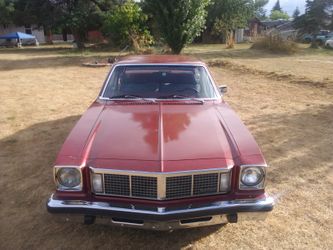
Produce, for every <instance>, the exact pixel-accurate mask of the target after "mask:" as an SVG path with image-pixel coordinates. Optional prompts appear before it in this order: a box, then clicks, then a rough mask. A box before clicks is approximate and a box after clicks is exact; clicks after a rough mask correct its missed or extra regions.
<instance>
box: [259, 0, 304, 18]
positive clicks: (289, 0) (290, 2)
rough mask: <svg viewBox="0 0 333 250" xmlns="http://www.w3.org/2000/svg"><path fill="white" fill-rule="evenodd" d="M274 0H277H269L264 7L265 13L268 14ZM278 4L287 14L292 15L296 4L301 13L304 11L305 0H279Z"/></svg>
mask: <svg viewBox="0 0 333 250" xmlns="http://www.w3.org/2000/svg"><path fill="white" fill-rule="evenodd" d="M276 1H277V0H269V2H268V4H267V5H266V6H265V9H266V10H267V15H269V14H270V11H271V10H272V8H273V6H274V5H275V3H276ZM280 6H281V8H282V10H283V11H285V12H287V13H288V14H289V15H292V14H293V13H294V10H295V9H296V7H297V6H298V8H299V10H300V11H301V13H304V7H305V0H280Z"/></svg>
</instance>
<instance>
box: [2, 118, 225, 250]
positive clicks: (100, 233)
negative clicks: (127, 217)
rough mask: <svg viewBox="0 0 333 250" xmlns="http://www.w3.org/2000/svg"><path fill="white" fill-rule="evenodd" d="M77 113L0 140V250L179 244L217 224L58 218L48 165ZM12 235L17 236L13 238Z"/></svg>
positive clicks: (178, 246)
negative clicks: (169, 226)
mask: <svg viewBox="0 0 333 250" xmlns="http://www.w3.org/2000/svg"><path fill="white" fill-rule="evenodd" d="M78 119H79V117H78V116H72V117H67V118H64V119H60V120H55V121H49V122H44V123H39V124H35V125H33V126H31V127H29V128H27V129H24V130H22V131H19V132H18V133H16V134H14V135H12V136H9V137H7V138H4V139H3V140H1V141H0V148H1V154H0V159H1V161H2V178H1V180H0V197H1V198H0V204H1V206H2V208H1V215H0V218H1V221H2V223H1V224H2V227H3V225H6V228H2V230H0V238H1V239H2V240H1V243H0V246H1V245H2V244H4V245H3V246H2V247H1V249H21V248H33V249H36V248H42V249H48V248H49V249H53V248H57V247H60V246H59V244H61V247H60V248H66V249H72V248H73V249H76V248H77V247H78V246H81V247H88V246H89V247H91V248H93V247H94V248H96V247H98V248H100V247H105V248H110V247H112V248H126V247H130V248H136V247H138V248H144V247H148V248H149V247H154V248H165V249H166V248H170V247H171V246H172V248H177V249H178V248H181V247H183V246H186V245H188V244H190V243H191V242H193V241H197V240H199V239H201V238H203V237H205V236H207V235H210V234H212V233H213V232H215V231H217V230H219V228H221V226H214V227H208V228H199V229H191V230H183V231H177V232H168V233H166V232H150V231H141V230H134V229H126V228H118V227H117V228H116V227H111V226H104V225H91V226H85V225H82V224H77V223H71V222H65V223H60V222H58V221H57V220H56V219H55V218H54V217H53V216H52V215H49V214H48V213H47V211H46V206H45V205H46V201H47V199H48V197H49V196H50V194H51V193H52V192H53V190H54V184H53V180H52V165H53V162H54V160H55V157H56V154H57V152H58V151H59V149H60V147H61V145H62V143H63V142H64V140H65V138H66V136H67V135H68V133H69V132H70V130H71V128H72V127H73V126H74V124H75V123H76V121H77V120H78ZM13 235H17V238H16V240H15V241H13V240H12V237H13Z"/></svg>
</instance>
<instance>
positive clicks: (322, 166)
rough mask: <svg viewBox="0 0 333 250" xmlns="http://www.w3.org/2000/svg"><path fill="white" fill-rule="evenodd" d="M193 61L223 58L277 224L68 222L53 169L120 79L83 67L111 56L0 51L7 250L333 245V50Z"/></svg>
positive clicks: (219, 73) (221, 71) (231, 96)
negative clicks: (172, 226) (172, 228)
mask: <svg viewBox="0 0 333 250" xmlns="http://www.w3.org/2000/svg"><path fill="white" fill-rule="evenodd" d="M214 49H215V53H214ZM238 50H240V51H238ZM198 51H199V52H200V53H199V52H198ZM211 51H213V52H211ZM217 52H219V53H220V54H218V55H216V53H217ZM187 53H192V54H195V55H197V56H200V57H202V58H203V59H205V60H212V59H214V60H220V61H219V62H218V63H214V65H215V67H212V68H211V69H212V72H213V75H214V77H215V79H216V81H217V82H219V83H226V84H228V86H229V92H228V94H227V95H226V97H225V99H226V100H227V101H228V102H229V103H230V104H231V106H232V107H233V108H234V109H235V110H236V111H237V112H238V113H239V115H240V116H241V118H242V119H243V121H244V122H245V124H246V125H247V126H248V127H249V128H250V130H251V131H252V133H253V134H254V136H255V138H256V139H257V141H258V143H259V144H260V146H261V148H262V150H263V153H264V155H265V156H266V159H267V161H268V163H269V165H270V169H269V172H268V181H267V191H268V192H269V193H270V194H271V195H273V196H274V197H275V198H276V199H277V205H276V207H275V209H274V211H273V212H272V213H271V214H270V216H269V217H268V218H267V220H266V221H265V222H259V223H257V222H242V223H238V224H229V225H226V226H222V227H221V226H218V227H210V228H199V229H191V230H183V231H176V232H171V233H165V232H164V233H160V232H150V231H140V230H133V229H123V228H114V227H109V226H101V225H92V226H84V225H81V224H74V223H65V224H61V223H58V222H57V221H56V220H55V219H54V217H53V216H51V215H49V214H48V213H47V212H46V208H45V203H46V200H47V198H48V197H49V195H50V194H51V193H52V191H53V189H54V184H53V180H52V169H51V167H52V164H53V161H54V159H55V157H56V154H57V151H58V150H59V148H60V147H61V144H62V143H63V141H64V139H65V138H66V136H67V134H68V133H69V131H70V129H71V128H72V127H73V125H74V124H75V122H76V121H77V120H78V118H79V116H80V115H81V114H82V112H84V110H85V109H86V108H87V107H88V106H89V104H90V103H91V102H92V101H93V99H94V98H95V97H96V96H97V94H98V91H99V88H100V86H101V84H102V82H103V80H104V78H105V76H106V73H107V71H108V69H107V68H99V69H96V68H84V67H81V66H80V63H81V62H82V61H87V60H93V58H96V56H101V57H103V56H105V54H103V53H99V54H89V53H87V54H76V53H67V52H66V51H63V50H61V49H59V50H54V49H47V48H42V49H38V50H33V49H32V50H31V49H30V50H29V49H26V50H0V104H1V105H0V160H1V163H0V167H1V177H0V249H92V248H98V249H127V248H131V249H140V248H147V249H180V248H182V249H206V248H212V249H332V246H333V202H332V201H333V192H332V189H333V170H332V169H333V93H332V87H333V84H332V83H331V80H332V78H333V73H332V72H333V66H332V65H331V66H330V67H329V66H327V65H328V63H327V61H332V58H333V54H332V53H331V52H328V53H317V54H314V53H312V52H311V53H310V54H306V53H303V52H302V53H300V54H297V55H295V56H288V57H276V56H274V55H270V54H262V53H261V52H260V53H259V52H255V51H248V50H247V49H246V48H241V49H236V50H235V51H234V52H230V51H226V50H223V49H221V48H220V47H218V46H216V47H209V48H208V49H207V48H206V49H204V48H203V47H200V46H199V47H191V48H189V49H188V50H187ZM212 55H214V56H212ZM235 55H237V56H235ZM262 58H264V59H262ZM309 58H312V59H311V60H312V61H308V60H310V59H309ZM313 58H316V59H313ZM295 60H303V61H304V60H305V62H304V64H303V62H302V63H300V65H299V64H297V65H298V66H297V69H296V68H295V67H296V66H295ZM314 60H316V61H314ZM225 61H227V63H225ZM277 65H280V66H277ZM294 68H295V70H293V69H294ZM287 69H288V70H290V72H286V70H287ZM311 72H314V73H313V74H312V73H311ZM272 73H274V74H272ZM281 75H282V76H283V77H281ZM304 78H306V80H304ZM302 79H303V80H302Z"/></svg>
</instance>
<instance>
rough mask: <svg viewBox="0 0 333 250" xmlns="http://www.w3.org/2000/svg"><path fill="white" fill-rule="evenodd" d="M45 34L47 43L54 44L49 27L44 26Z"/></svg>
mask: <svg viewBox="0 0 333 250" xmlns="http://www.w3.org/2000/svg"><path fill="white" fill-rule="evenodd" d="M44 30H45V35H46V43H47V44H53V41H52V31H51V29H49V28H48V27H44Z"/></svg>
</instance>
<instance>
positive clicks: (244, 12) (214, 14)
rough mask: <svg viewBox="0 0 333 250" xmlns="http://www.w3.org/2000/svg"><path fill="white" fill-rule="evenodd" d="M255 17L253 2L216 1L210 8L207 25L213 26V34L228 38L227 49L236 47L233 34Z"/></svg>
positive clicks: (237, 0) (242, 0) (240, 0)
mask: <svg viewBox="0 0 333 250" xmlns="http://www.w3.org/2000/svg"><path fill="white" fill-rule="evenodd" d="M254 15H255V6H254V2H253V1H252V0H215V1H214V3H213V4H212V5H211V6H210V8H209V18H208V21H207V24H208V25H209V26H211V25H212V24H213V25H212V34H214V35H216V36H222V37H224V38H226V43H227V47H230V48H232V47H233V46H234V39H233V32H234V30H235V29H238V28H244V27H246V25H247V22H248V20H249V19H250V18H252V17H253V16H254Z"/></svg>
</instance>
